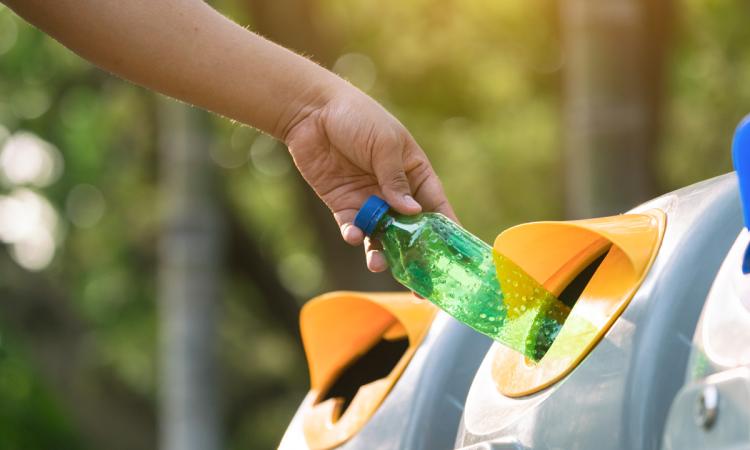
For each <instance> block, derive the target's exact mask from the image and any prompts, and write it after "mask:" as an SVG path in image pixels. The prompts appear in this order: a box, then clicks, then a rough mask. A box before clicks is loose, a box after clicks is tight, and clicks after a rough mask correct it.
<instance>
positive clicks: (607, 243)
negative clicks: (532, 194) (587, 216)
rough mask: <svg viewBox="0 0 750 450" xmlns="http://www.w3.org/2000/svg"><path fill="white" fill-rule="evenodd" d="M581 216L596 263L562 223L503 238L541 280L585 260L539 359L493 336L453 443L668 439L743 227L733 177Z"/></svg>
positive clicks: (652, 445) (580, 445)
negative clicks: (601, 215)
mask: <svg viewBox="0 0 750 450" xmlns="http://www.w3.org/2000/svg"><path fill="white" fill-rule="evenodd" d="M647 217H650V218H651V222H650V223H647V222H648V220H647ZM618 224H619V225H618ZM574 225H575V226H576V227H577V230H576V233H584V232H589V233H590V236H589V241H590V242H592V244H591V246H593V247H595V248H596V247H597V245H598V246H599V247H600V248H601V247H604V248H606V256H604V258H603V259H601V262H600V263H599V264H598V265H597V266H595V267H593V268H591V267H587V268H585V269H582V270H581V268H582V267H583V266H585V264H586V263H587V261H589V260H590V259H591V257H592V255H594V256H595V255H597V254H598V253H597V251H593V250H592V249H591V248H589V247H586V246H585V242H583V243H582V242H579V241H577V240H576V239H581V238H576V239H573V238H571V232H570V231H569V230H566V229H564V227H561V226H560V225H557V226H555V225H553V224H529V225H524V226H519V227H516V228H515V229H511V230H509V231H507V232H506V233H505V236H503V235H501V236H500V237H498V241H496V243H495V247H496V249H498V250H506V251H507V250H508V249H510V250H511V251H516V247H519V249H518V254H517V256H516V258H519V259H517V262H518V263H519V265H520V266H521V267H523V268H524V269H526V270H529V271H530V273H531V274H532V275H535V276H536V277H537V279H539V280H542V279H544V277H545V276H554V274H556V273H559V272H561V271H562V272H563V275H564V276H563V278H566V277H567V278H568V279H569V278H571V276H572V275H573V274H574V273H575V272H576V270H579V273H580V275H577V276H575V277H574V278H573V279H572V280H571V281H570V283H571V284H573V285H577V288H576V290H575V295H577V298H576V299H575V303H574V304H573V307H572V309H571V312H570V314H569V316H568V318H567V319H566V321H565V323H564V324H563V327H562V329H561V331H560V333H559V335H558V337H557V338H556V340H555V342H554V343H553V344H552V347H550V350H549V351H548V352H547V354H545V355H544V357H543V358H542V359H541V360H540V361H539V362H537V363H534V362H532V361H528V360H525V359H524V358H523V357H520V356H519V355H518V354H513V352H511V351H509V350H507V349H505V348H503V347H502V346H500V345H499V344H493V345H492V347H491V349H490V350H489V351H488V353H487V355H486V356H485V358H484V360H483V361H482V364H481V365H480V367H479V369H478V370H477V374H476V377H475V378H474V380H473V382H472V385H471V387H470V389H469V393H468V395H467V398H466V402H465V409H464V414H463V419H462V423H461V426H460V428H459V430H458V433H457V438H456V442H455V448H461V449H464V450H480V449H488V450H489V449H493V450H497V449H525V448H533V449H573V448H575V449H592V450H594V449H596V450H598V449H602V448H607V449H623V450H626V449H628V450H630V449H658V448H660V447H661V443H662V436H663V433H664V428H665V421H666V418H667V415H668V411H669V408H670V405H671V404H672V400H673V399H674V397H675V395H676V394H677V392H678V390H679V389H680V387H681V386H682V384H683V373H684V370H685V368H686V366H687V362H688V357H689V355H690V352H691V347H692V346H691V337H692V336H693V331H694V329H695V326H696V322H697V320H698V317H699V314H700V312H701V309H702V306H703V303H704V301H705V298H706V294H707V293H708V290H709V287H710V286H711V283H712V281H713V279H714V276H715V275H716V273H717V270H718V267H719V265H720V264H721V261H722V260H723V259H724V257H725V256H726V253H727V250H728V249H729V247H730V246H731V244H732V241H733V240H734V238H735V237H736V236H737V233H738V231H739V230H740V227H741V209H740V202H739V198H738V190H737V182H736V179H735V176H734V174H728V175H725V176H722V177H718V178H714V179H712V180H708V181H704V182H702V183H698V184H696V185H693V186H690V187H687V188H684V189H681V190H678V191H676V192H673V193H670V194H667V195H664V196H662V197H659V198H657V199H654V200H652V201H649V202H647V203H645V204H643V205H641V206H639V207H637V208H635V209H633V210H632V211H630V212H628V213H627V214H623V215H621V216H616V217H612V218H607V219H598V220H594V221H581V222H577V223H574ZM654 233H655V234H656V237H655V238H654ZM597 236H599V238H600V239H603V240H604V244H602V243H601V241H599V243H598V244H597V243H596V242H597V241H596V239H597ZM555 242H559V244H558V245H557V246H555ZM571 242H575V244H570V243H571ZM552 247H554V248H552ZM522 250H523V251H525V252H526V253H525V255H522V254H521V251H522ZM594 250H595V249H594ZM577 251H580V253H582V254H584V255H586V254H588V257H585V258H582V259H581V258H579V257H578V256H576V255H578V253H576V252H577ZM561 253H566V254H567V256H564V255H562V256H561ZM509 256H510V257H511V258H513V255H509ZM524 258H525V259H524ZM566 258H567V260H569V261H571V262H572V265H571V264H569V263H568V262H567V261H566ZM577 258H578V259H577ZM599 258H601V257H599ZM539 277H541V278H539ZM575 278H578V280H576V279H575ZM565 282H566V281H565V280H563V284H564V283H565ZM676 448H677V447H676Z"/></svg>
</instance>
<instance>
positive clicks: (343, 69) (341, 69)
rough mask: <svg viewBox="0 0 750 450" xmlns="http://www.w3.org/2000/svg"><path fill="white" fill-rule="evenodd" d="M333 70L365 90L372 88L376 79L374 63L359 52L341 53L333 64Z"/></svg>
mask: <svg viewBox="0 0 750 450" xmlns="http://www.w3.org/2000/svg"><path fill="white" fill-rule="evenodd" d="M333 71H334V72H336V73H337V74H339V75H341V76H342V77H344V78H346V79H347V80H349V82H350V83H352V84H353V85H355V86H357V87H358V88H360V89H362V90H363V91H365V92H367V91H369V90H370V89H372V87H373V86H374V85H375V80H376V79H377V71H376V69H375V63H374V62H372V59H370V57H369V56H367V55H363V54H361V53H346V54H344V55H341V56H340V57H339V59H337V60H336V63H335V64H334V65H333Z"/></svg>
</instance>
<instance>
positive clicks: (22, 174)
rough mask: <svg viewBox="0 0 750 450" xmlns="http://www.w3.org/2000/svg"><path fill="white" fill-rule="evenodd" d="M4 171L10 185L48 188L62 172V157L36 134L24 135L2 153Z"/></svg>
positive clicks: (18, 135) (13, 138)
mask: <svg viewBox="0 0 750 450" xmlns="http://www.w3.org/2000/svg"><path fill="white" fill-rule="evenodd" d="M0 171H1V172H2V176H3V178H4V179H5V181H6V182H7V183H8V184H10V185H15V186H18V185H32V186H37V187H44V186H48V185H50V184H51V183H53V182H54V181H56V180H57V179H58V178H59V176H60V174H61V172H62V157H61V156H60V152H59V151H58V150H57V148H55V146H54V145H52V144H50V143H49V142H46V141H45V140H43V139H41V138H40V137H38V136H36V135H35V134H33V133H29V132H26V131H20V132H17V133H14V134H13V135H11V136H10V137H9V138H7V139H6V140H5V143H4V144H3V146H2V150H0Z"/></svg>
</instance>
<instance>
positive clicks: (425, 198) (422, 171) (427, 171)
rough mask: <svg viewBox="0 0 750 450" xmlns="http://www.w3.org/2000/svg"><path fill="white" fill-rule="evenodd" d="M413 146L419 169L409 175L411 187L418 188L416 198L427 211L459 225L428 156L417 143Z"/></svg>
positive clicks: (415, 193) (412, 150) (412, 149)
mask: <svg viewBox="0 0 750 450" xmlns="http://www.w3.org/2000/svg"><path fill="white" fill-rule="evenodd" d="M412 145H413V146H412V148H411V149H410V150H411V152H412V153H413V154H416V155H417V156H416V158H417V159H418V160H419V163H418V164H417V167H416V168H415V169H414V170H412V171H411V172H410V173H409V179H410V181H411V185H412V186H415V187H416V189H415V192H414V198H415V199H416V200H417V201H418V202H419V204H420V205H422V207H423V208H424V209H425V211H432V212H438V213H440V214H443V215H444V216H446V217H448V218H450V219H451V220H453V221H455V222H457V223H458V218H457V217H456V213H455V212H454V211H453V207H452V206H451V204H450V202H449V201H448V197H446V196H445V191H443V185H442V183H440V179H439V178H438V176H437V174H436V173H435V170H434V169H433V168H432V165H430V162H429V161H428V160H427V156H426V155H425V154H424V152H423V151H422V149H421V148H419V146H418V145H417V143H416V142H414V143H413V144H412Z"/></svg>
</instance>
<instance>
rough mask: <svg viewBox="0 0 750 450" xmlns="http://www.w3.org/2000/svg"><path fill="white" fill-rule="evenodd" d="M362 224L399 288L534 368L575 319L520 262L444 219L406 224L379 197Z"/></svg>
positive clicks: (412, 219) (433, 216)
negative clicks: (518, 354)
mask: <svg viewBox="0 0 750 450" xmlns="http://www.w3.org/2000/svg"><path fill="white" fill-rule="evenodd" d="M355 224H356V225H357V226H358V227H360V228H361V229H362V230H363V231H364V232H365V233H366V234H368V235H371V236H372V237H374V238H376V239H378V240H379V241H380V242H381V244H382V246H383V253H384V254H385V257H386V259H387V261H388V265H389V267H390V270H391V273H392V274H393V276H394V278H395V279H396V280H397V281H398V282H399V283H401V284H402V285H404V286H406V287H407V288H409V289H411V290H412V291H414V292H415V293H417V294H419V295H421V296H422V297H424V298H426V299H428V300H430V301H431V302H433V303H435V304H436V305H437V306H439V307H440V308H441V309H443V310H444V311H445V312H447V313H448V314H450V315H451V316H453V317H454V318H456V319H458V320H459V321H461V322H463V323H465V324H466V325H468V326H470V327H472V328H473V329H475V330H476V331H479V332H480V333H483V334H485V335H487V336H489V337H491V338H493V339H494V340H496V341H498V342H500V343H502V344H504V345H506V346H508V347H510V348H513V349H515V350H517V351H519V352H521V353H523V354H524V355H526V356H527V357H529V358H531V359H533V360H539V359H540V358H541V357H542V356H544V354H545V353H546V351H547V350H548V349H549V347H550V345H552V342H553V341H554V339H555V337H556V336H557V334H558V332H559V331H560V328H561V327H562V324H563V322H564V321H565V318H566V317H567V315H568V313H569V312H570V308H569V307H568V306H566V305H565V304H564V303H562V302H561V301H559V300H558V299H557V298H556V297H555V296H554V295H553V294H552V293H550V292H549V291H547V290H546V289H545V288H544V287H543V286H542V285H541V284H540V283H539V282H537V281H536V280H534V279H533V278H532V277H531V276H529V275H528V274H527V273H526V272H524V271H523V269H521V268H520V267H519V266H518V265H516V264H515V263H514V262H513V261H511V260H509V259H508V258H506V257H504V256H503V255H501V254H498V253H497V252H493V249H492V248H491V247H490V246H489V245H487V244H486V243H484V242H483V241H482V240H480V239H479V238H477V237H475V236H474V235H472V234H471V233H469V232H468V231H466V230H464V229H463V228H461V227H460V226H459V225H457V224H456V223H455V222H453V221H451V220H450V219H448V218H447V217H445V216H443V215H442V214H437V213H423V214H418V215H414V216H403V215H400V214H396V213H395V212H394V211H392V210H389V209H388V205H387V203H385V202H384V201H383V200H382V199H380V198H378V197H375V196H373V197H371V198H370V199H369V200H368V201H367V203H365V205H364V206H363V207H362V209H361V210H360V213H359V214H358V215H357V219H355Z"/></svg>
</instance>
